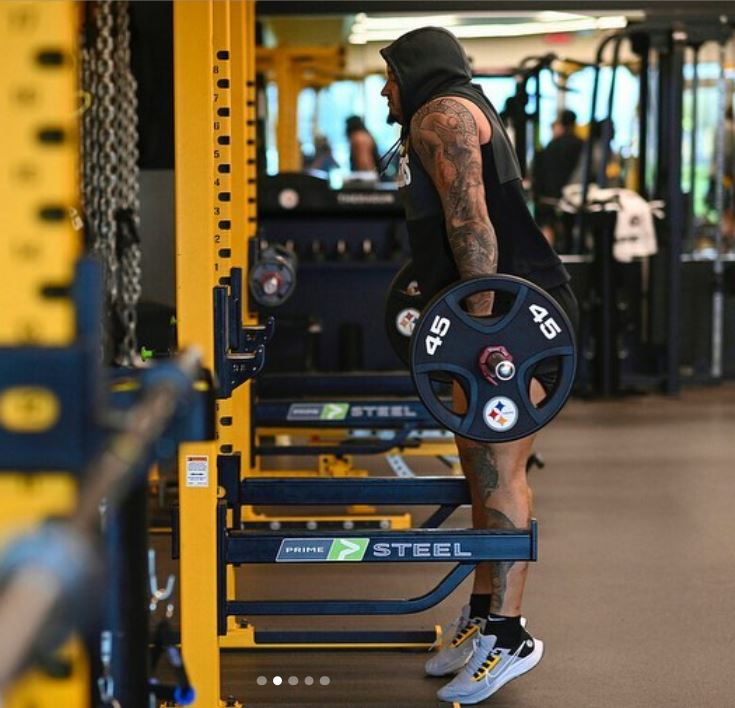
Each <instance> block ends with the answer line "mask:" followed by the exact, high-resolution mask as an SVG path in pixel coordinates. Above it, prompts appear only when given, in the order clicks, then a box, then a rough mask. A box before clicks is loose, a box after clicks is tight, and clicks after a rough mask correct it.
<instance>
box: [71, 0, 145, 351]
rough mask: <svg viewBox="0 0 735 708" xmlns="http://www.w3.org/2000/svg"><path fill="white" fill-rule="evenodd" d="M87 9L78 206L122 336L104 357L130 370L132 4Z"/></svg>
mask: <svg viewBox="0 0 735 708" xmlns="http://www.w3.org/2000/svg"><path fill="white" fill-rule="evenodd" d="M88 7H89V12H88V17H89V18H90V19H89V21H90V22H92V23H93V24H94V30H95V32H94V35H95V36H94V39H93V40H92V41H89V40H88V41H87V43H86V44H87V46H84V48H83V50H82V61H81V84H82V88H83V90H84V91H85V92H86V93H87V94H88V95H89V96H91V103H90V105H89V106H88V107H87V108H86V110H85V111H84V112H83V114H82V119H81V122H82V161H81V162H82V167H81V173H82V205H83V208H84V213H85V217H86V222H87V228H88V230H89V236H90V241H91V244H92V248H93V250H94V251H95V252H96V253H97V254H98V255H99V257H100V260H101V261H102V263H103V268H104V282H105V290H106V294H107V310H108V312H107V314H108V322H111V321H113V320H114V319H116V320H117V321H118V322H119V323H120V326H121V329H122V331H121V332H117V331H113V332H112V334H113V336H114V338H115V339H117V341H115V342H111V344H110V346H109V351H108V353H107V356H108V357H113V358H114V359H115V360H116V361H117V362H118V363H120V364H124V365H130V364H132V363H133V359H134V356H135V353H136V350H137V338H136V324H137V304H138V301H139V300H140V295H141V249H140V244H139V243H138V242H137V238H136V235H137V232H138V228H139V225H140V202H139V196H138V183H139V171H138V123H137V114H138V105H137V86H136V82H135V78H134V76H133V74H132V70H131V65H130V14H129V13H130V4H129V2H128V0H121V1H120V2H114V3H113V2H112V0H99V2H96V3H93V4H90V6H88ZM118 217H122V218H118ZM123 222H126V225H125V226H123V227H122V228H121V224H122V223H123ZM131 225H132V227H133V229H132V233H131V228H130V226H131ZM109 334H110V332H109V331H108V339H109V340H112V338H113V337H109ZM120 335H121V337H120Z"/></svg>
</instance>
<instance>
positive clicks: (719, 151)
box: [710, 43, 727, 381]
mask: <svg viewBox="0 0 735 708" xmlns="http://www.w3.org/2000/svg"><path fill="white" fill-rule="evenodd" d="M719 61H720V75H719V77H718V81H717V89H718V93H717V99H718V100H717V114H718V115H717V118H718V120H717V131H716V134H715V160H716V162H715V165H716V168H715V204H716V208H717V215H718V216H719V224H720V225H719V227H718V229H717V231H716V234H715V260H714V264H713V265H714V283H713V286H712V360H711V367H710V374H711V376H712V378H713V379H715V380H716V381H719V380H721V379H722V354H723V341H724V334H725V292H724V277H725V265H724V263H723V260H722V247H723V243H722V242H723V239H722V236H723V234H722V228H723V227H722V224H723V220H724V216H725V181H724V180H725V124H726V122H727V118H726V110H727V76H726V74H725V69H726V67H725V44H724V43H721V44H720V52H719Z"/></svg>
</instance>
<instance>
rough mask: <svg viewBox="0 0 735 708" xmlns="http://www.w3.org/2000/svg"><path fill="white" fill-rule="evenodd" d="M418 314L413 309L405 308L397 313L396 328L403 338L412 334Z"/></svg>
mask: <svg viewBox="0 0 735 708" xmlns="http://www.w3.org/2000/svg"><path fill="white" fill-rule="evenodd" d="M420 314H421V313H420V312H419V311H418V310H417V309H416V308H414V307H407V308H406V309H405V310H401V311H400V312H399V313H398V316H397V317H396V328H397V329H398V331H399V332H400V333H401V334H402V335H403V336H404V337H410V336H411V335H412V334H413V328H414V327H415V326H416V322H418V319H419V315H420Z"/></svg>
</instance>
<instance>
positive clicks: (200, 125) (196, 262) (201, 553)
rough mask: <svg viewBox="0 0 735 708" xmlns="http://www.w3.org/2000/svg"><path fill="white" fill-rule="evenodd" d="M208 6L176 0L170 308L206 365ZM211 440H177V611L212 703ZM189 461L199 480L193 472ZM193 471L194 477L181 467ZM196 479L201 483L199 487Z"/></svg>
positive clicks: (209, 315) (211, 230) (209, 340)
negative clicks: (179, 442)
mask: <svg viewBox="0 0 735 708" xmlns="http://www.w3.org/2000/svg"><path fill="white" fill-rule="evenodd" d="M212 13H213V8H212V2H211V0H177V1H176V2H174V8H173V15H174V123H175V125H174V128H175V161H176V162H175V164H176V170H175V183H176V315H177V332H178V338H179V341H178V344H179V347H182V346H188V345H191V344H194V345H197V346H199V347H200V349H201V350H202V352H203V366H204V367H205V368H207V369H209V370H210V371H212V370H213V369H214V336H213V332H214V307H213V288H214V287H215V286H216V285H218V282H217V279H218V273H217V271H216V268H215V264H216V252H215V249H216V238H215V235H216V234H217V233H218V232H217V227H218V224H217V223H216V219H217V217H216V215H215V214H214V208H215V194H214V187H215V185H213V184H212V176H213V175H214V174H215V172H214V150H215V141H214V108H213V104H212V98H213V94H214V74H213V64H212V57H213V51H214V49H213V33H214V27H213V16H212ZM217 453H218V451H217V445H216V444H215V443H208V442H200V443H187V444H184V445H181V446H180V451H179V502H180V507H179V525H180V565H179V579H180V588H181V594H180V599H181V600H180V601H181V605H180V616H181V630H182V635H181V648H182V652H183V658H184V663H185V664H186V666H187V668H188V669H189V672H190V678H191V683H192V685H194V686H196V691H197V700H196V703H195V705H196V706H201V707H202V708H210V707H211V706H215V705H218V704H219V699H220V661H219V643H218V637H217V629H218V626H217V625H218V623H217V577H218V575H217V547H216V546H217V544H216V538H217V535H216V534H217V484H216V480H215V479H214V478H213V474H214V466H215V464H216V460H217ZM195 468H196V471H197V472H196V474H197V478H196V480H195V478H194V476H193V473H194V470H195ZM190 470H191V472H192V475H190V474H189V471H190ZM197 485H199V486H197Z"/></svg>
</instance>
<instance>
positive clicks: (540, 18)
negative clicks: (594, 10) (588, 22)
mask: <svg viewBox="0 0 735 708" xmlns="http://www.w3.org/2000/svg"><path fill="white" fill-rule="evenodd" d="M586 17H589V15H576V14H574V13H571V12H554V11H553V10H545V11H544V12H539V13H537V14H536V15H534V16H533V19H534V20H536V21H537V22H559V21H562V22H563V21H566V20H581V19H584V18H586Z"/></svg>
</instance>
